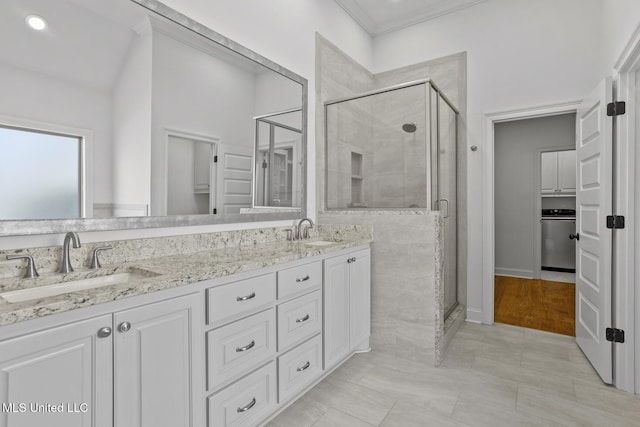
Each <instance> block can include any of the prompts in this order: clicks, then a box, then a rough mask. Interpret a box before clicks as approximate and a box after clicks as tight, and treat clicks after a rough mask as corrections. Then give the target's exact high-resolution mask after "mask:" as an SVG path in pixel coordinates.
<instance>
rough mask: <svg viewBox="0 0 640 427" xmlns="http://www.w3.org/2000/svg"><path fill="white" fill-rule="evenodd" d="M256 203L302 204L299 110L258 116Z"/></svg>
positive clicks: (293, 205)
mask: <svg viewBox="0 0 640 427" xmlns="http://www.w3.org/2000/svg"><path fill="white" fill-rule="evenodd" d="M255 120H256V162H255V168H256V169H255V177H256V179H255V180H256V190H255V191H256V198H255V206H271V207H289V208H291V207H295V208H299V207H300V206H301V194H300V184H299V183H300V180H301V178H302V177H301V171H302V168H301V164H302V114H301V110H300V109H295V110H290V111H284V112H279V113H273V114H267V115H264V116H260V117H256V118H255Z"/></svg>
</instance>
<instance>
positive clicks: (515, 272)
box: [495, 267, 533, 279]
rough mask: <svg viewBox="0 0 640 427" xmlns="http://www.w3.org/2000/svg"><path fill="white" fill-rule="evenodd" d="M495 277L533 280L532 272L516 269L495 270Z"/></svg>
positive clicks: (498, 268)
mask: <svg viewBox="0 0 640 427" xmlns="http://www.w3.org/2000/svg"><path fill="white" fill-rule="evenodd" d="M495 275H496V276H509V277H521V278H523V279H533V271H531V270H520V269H517V268H500V267H496V268H495Z"/></svg>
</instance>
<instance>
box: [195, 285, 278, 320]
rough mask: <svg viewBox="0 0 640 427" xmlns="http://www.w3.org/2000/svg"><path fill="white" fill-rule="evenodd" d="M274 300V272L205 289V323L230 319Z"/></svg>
mask: <svg viewBox="0 0 640 427" xmlns="http://www.w3.org/2000/svg"><path fill="white" fill-rule="evenodd" d="M275 300H276V277H275V273H270V274H265V275H262V276H257V277H252V278H250V279H246V280H241V281H238V282H233V283H230V284H228V285H223V286H219V287H217V288H210V289H207V323H209V324H213V323H220V322H221V321H223V320H232V319H234V318H237V317H240V316H241V315H242V314H248V313H251V312H252V311H253V310H256V309H259V308H260V307H262V306H264V305H266V304H269V303H271V302H273V301H275Z"/></svg>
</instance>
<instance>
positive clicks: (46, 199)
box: [0, 126, 84, 219]
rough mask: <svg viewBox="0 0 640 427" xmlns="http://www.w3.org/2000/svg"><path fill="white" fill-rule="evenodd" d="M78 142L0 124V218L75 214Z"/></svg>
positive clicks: (78, 203)
mask: <svg viewBox="0 0 640 427" xmlns="http://www.w3.org/2000/svg"><path fill="white" fill-rule="evenodd" d="M81 140H82V138H81V137H78V136H70V135H58V134H53V133H45V132H35V131H32V130H28V129H19V128H8V127H3V126H0V183H2V185H0V200H1V201H2V203H1V204H0V219H37V218H43V217H50V218H79V217H80V216H81V214H82V212H83V210H84V206H83V204H82V202H83V200H82V199H83V197H82V191H81V188H82V180H81V177H82V170H81V167H80V165H81V159H82V149H81V148H82V144H81Z"/></svg>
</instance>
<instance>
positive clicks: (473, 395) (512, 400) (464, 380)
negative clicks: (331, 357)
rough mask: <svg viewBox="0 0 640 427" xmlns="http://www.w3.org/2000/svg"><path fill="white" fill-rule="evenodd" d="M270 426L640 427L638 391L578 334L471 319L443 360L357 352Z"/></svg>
mask: <svg viewBox="0 0 640 427" xmlns="http://www.w3.org/2000/svg"><path fill="white" fill-rule="evenodd" d="M268 426H269V427H305V426H314V427H342V426H344V427H358V426H366V427H369V426H385V427H388V426H397V427H413V426H416V427H417V426H420V427H425V426H438V427H448V426H490V427H499V426H508V427H512V426H598V427H600V426H607V427H624V426H634V427H637V426H640V396H635V395H632V394H628V393H624V392H620V391H618V390H615V389H613V388H611V387H608V386H606V385H604V384H602V382H601V381H600V379H599V377H598V375H597V374H596V373H595V371H593V369H592V368H591V365H590V364H589V362H587V360H586V359H585V357H584V355H583V354H582V352H581V351H580V350H579V349H578V347H577V346H576V344H575V341H574V338H571V337H567V336H563V335H556V334H552V333H548V332H542V331H536V330H532V329H524V328H520V327H516V326H508V325H495V326H487V325H477V324H473V323H465V324H463V325H462V327H461V328H460V330H459V331H458V333H457V335H456V336H455V338H454V339H453V341H452V342H451V345H450V347H449V348H448V350H447V353H446V356H445V360H444V363H443V366H441V367H440V368H432V367H428V366H424V365H421V364H418V363H415V362H411V361H408V360H403V359H398V358H396V357H394V356H389V355H386V354H384V353H381V352H376V351H372V352H370V353H365V354H358V355H355V356H354V357H352V358H351V359H349V360H348V361H347V362H346V363H345V364H344V365H342V366H341V367H340V368H338V369H337V370H336V371H335V372H333V373H332V374H331V375H330V376H329V377H327V378H326V379H325V380H324V381H322V382H321V383H320V384H318V385H317V386H316V387H314V388H313V389H312V390H310V391H309V392H308V393H306V394H305V395H304V396H303V397H302V398H301V399H300V400H298V401H297V402H296V403H294V404H293V405H292V406H290V407H289V408H288V409H287V410H286V411H284V412H283V413H281V414H280V415H279V416H278V417H277V418H275V419H274V420H272V421H271V422H270V423H269V424H268Z"/></svg>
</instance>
